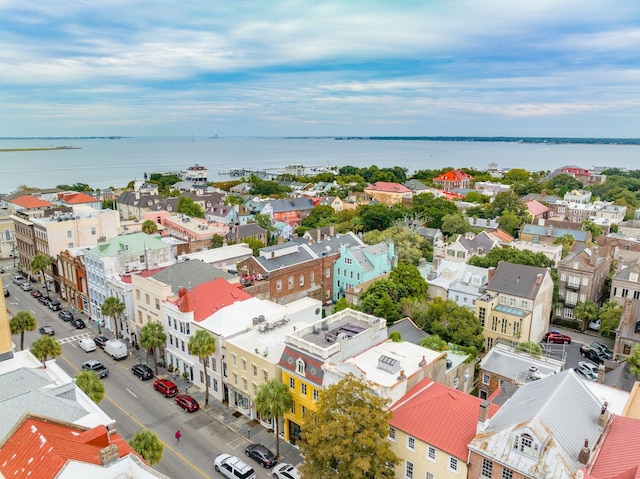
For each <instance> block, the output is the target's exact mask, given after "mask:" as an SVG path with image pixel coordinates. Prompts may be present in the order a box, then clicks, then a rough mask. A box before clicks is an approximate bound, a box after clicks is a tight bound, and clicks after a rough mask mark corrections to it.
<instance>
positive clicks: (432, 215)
mask: <svg viewBox="0 0 640 479" xmlns="http://www.w3.org/2000/svg"><path fill="white" fill-rule="evenodd" d="M412 202H413V205H412V207H411V212H412V213H415V214H419V215H421V217H422V218H424V222H425V225H426V226H427V227H428V228H436V229H441V228H442V220H443V218H444V217H445V216H446V215H448V214H456V213H458V208H457V207H456V205H455V203H454V202H453V201H449V200H447V199H445V198H441V197H436V196H435V195H434V194H433V193H420V194H418V195H415V196H414V197H413V200H412Z"/></svg>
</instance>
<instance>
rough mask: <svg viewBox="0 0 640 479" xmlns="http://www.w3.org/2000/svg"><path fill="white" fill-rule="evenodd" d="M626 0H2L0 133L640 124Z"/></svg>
mask: <svg viewBox="0 0 640 479" xmlns="http://www.w3.org/2000/svg"><path fill="white" fill-rule="evenodd" d="M639 125H640V2H638V1H633V0H517V1H511V0H421V1H411V0H393V1H390V0H385V1H378V0H367V1H363V0H338V1H322V0H314V1H278V0H272V1H264V0H262V1H253V0H244V1H240V2H229V1H224V2H222V1H218V0H206V1H204V0H189V1H175V0H172V1H164V0H153V1H146V0H140V1H131V0H100V1H91V0H67V1H63V2H60V1H59V0H57V1H52V0H37V1H36V0H0V137H35V136H108V135H121V136H175V135H188V136H191V135H195V136H213V135H219V136H348V135H352V136H438V135H443V136H557V137H614V138H616V137H638V136H640V133H639V129H638V126H639Z"/></svg>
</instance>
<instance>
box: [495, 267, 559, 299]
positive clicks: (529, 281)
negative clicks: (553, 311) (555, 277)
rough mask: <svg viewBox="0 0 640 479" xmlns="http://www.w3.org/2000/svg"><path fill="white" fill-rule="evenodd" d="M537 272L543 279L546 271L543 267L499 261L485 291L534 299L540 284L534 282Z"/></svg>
mask: <svg viewBox="0 0 640 479" xmlns="http://www.w3.org/2000/svg"><path fill="white" fill-rule="evenodd" d="M539 274H541V275H542V278H543V279H544V276H545V275H546V274H548V273H547V270H546V269H545V268H538V267H536V266H525V265H522V264H515V263H508V262H506V261H500V263H498V266H497V267H496V271H495V273H494V274H493V277H492V278H491V280H489V283H488V284H487V291H494V292H496V293H503V294H509V295H512V296H518V297H520V298H528V299H535V298H536V296H537V295H538V290H539V289H540V285H539V284H536V279H537V276H538V275H539Z"/></svg>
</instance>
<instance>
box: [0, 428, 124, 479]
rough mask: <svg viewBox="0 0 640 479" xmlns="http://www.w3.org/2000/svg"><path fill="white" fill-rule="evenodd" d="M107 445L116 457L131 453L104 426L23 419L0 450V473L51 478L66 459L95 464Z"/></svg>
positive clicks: (33, 478) (25, 478)
mask: <svg viewBox="0 0 640 479" xmlns="http://www.w3.org/2000/svg"><path fill="white" fill-rule="evenodd" d="M109 444H115V445H116V446H117V447H118V455H119V457H124V456H126V455H127V454H130V453H134V454H135V452H134V450H133V449H132V448H131V446H129V444H127V442H126V441H125V440H124V439H123V438H122V437H121V436H119V435H118V434H113V435H109V434H108V431H107V428H106V427H105V426H96V427H94V428H92V429H87V428H84V427H82V426H76V425H73V424H65V423H60V422H57V421H53V420H47V419H44V418H36V417H32V416H31V417H30V416H27V417H26V418H25V419H24V421H23V422H22V424H21V425H20V426H19V427H18V429H16V430H15V432H14V433H13V435H11V436H10V437H8V438H7V440H6V441H5V443H4V444H3V445H2V447H0V472H2V474H3V475H4V477H11V478H12V479H36V478H37V479H49V478H52V479H53V478H54V477H56V476H57V475H58V473H59V472H60V469H61V468H62V467H63V466H64V465H65V464H66V463H67V461H70V460H72V461H80V462H86V463H90V464H98V465H99V464H100V450H101V449H103V448H104V447H106V446H108V445H109Z"/></svg>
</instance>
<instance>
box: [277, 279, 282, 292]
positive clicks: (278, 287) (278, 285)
mask: <svg viewBox="0 0 640 479" xmlns="http://www.w3.org/2000/svg"><path fill="white" fill-rule="evenodd" d="M276 291H282V280H281V279H279V280H278V281H276Z"/></svg>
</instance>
